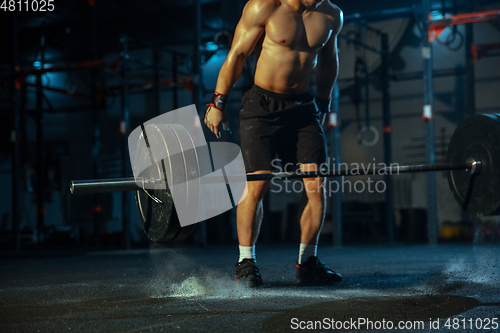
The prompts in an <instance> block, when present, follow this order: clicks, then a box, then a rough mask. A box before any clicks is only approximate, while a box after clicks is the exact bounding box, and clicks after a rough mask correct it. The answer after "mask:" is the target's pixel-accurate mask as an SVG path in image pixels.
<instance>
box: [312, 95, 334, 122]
mask: <svg viewBox="0 0 500 333" xmlns="http://www.w3.org/2000/svg"><path fill="white" fill-rule="evenodd" d="M315 101H316V105H317V106H318V109H319V112H320V114H319V122H320V124H321V125H323V124H324V123H325V120H326V117H327V116H328V114H329V113H330V112H331V104H332V99H331V98H328V99H324V98H319V97H316V99H315Z"/></svg>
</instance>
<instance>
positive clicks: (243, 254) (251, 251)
mask: <svg viewBox="0 0 500 333" xmlns="http://www.w3.org/2000/svg"><path fill="white" fill-rule="evenodd" d="M243 259H255V245H254V246H241V245H240V259H239V260H238V262H241V261H242V260H243Z"/></svg>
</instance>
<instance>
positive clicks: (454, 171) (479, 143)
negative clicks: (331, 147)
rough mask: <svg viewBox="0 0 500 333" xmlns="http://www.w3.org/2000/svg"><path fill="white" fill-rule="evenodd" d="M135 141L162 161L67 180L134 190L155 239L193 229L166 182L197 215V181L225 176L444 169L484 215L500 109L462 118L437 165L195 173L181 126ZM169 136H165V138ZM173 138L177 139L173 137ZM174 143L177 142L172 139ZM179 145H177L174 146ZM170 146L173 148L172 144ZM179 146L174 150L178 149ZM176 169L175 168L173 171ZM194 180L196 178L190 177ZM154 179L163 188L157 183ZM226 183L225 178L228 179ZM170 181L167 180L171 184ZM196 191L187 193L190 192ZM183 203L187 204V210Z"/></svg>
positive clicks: (492, 197)
mask: <svg viewBox="0 0 500 333" xmlns="http://www.w3.org/2000/svg"><path fill="white" fill-rule="evenodd" d="M146 132H147V133H148V135H147V136H146V137H145V139H146V140H144V139H143V140H139V142H138V145H137V153H136V154H135V156H136V161H139V162H141V161H146V160H148V161H151V162H153V161H152V157H151V150H150V146H151V145H155V146H161V147H162V149H163V150H164V152H165V153H164V154H162V158H163V159H162V160H161V161H159V162H157V163H151V167H149V168H146V169H145V170H144V171H143V172H142V173H141V174H140V175H139V176H138V177H133V178H115V179H100V180H79V181H71V183H70V191H71V193H73V194H83V193H102V192H115V191H136V203H137V207H138V210H139V215H140V218H141V223H142V226H143V228H144V231H145V233H146V235H147V236H148V238H149V239H150V240H152V241H155V242H160V241H171V240H183V239H185V238H187V237H188V236H189V235H190V234H191V232H192V231H193V228H194V224H191V225H188V226H184V227H182V226H181V225H180V223H179V218H178V214H177V211H176V209H175V206H174V200H173V199H172V193H171V191H170V188H171V187H172V186H169V184H168V182H166V181H165V180H167V179H169V180H170V181H171V182H174V183H176V184H181V185H182V186H183V187H182V191H185V193H190V195H188V196H185V197H186V198H188V199H189V200H186V202H184V203H182V205H183V211H186V210H187V211H189V212H191V213H192V214H193V216H196V210H197V209H198V208H199V207H200V206H199V205H200V200H201V198H200V184H202V183H204V184H206V183H208V184H216V183H228V181H236V182H237V181H241V180H242V179H243V181H261V180H271V179H274V178H286V179H302V178H313V177H342V176H360V175H396V174H400V173H411V172H430V171H447V177H448V184H449V186H450V189H451V191H452V193H453V195H454V198H455V199H456V201H457V202H458V204H459V205H460V207H462V209H463V210H465V211H466V212H468V213H471V214H476V215H487V214H490V213H492V212H494V211H496V210H497V209H498V208H499V207H500V114H478V115H473V116H471V117H469V118H467V119H466V120H464V121H463V122H462V123H461V124H459V126H458V127H457V129H456V130H455V132H454V133H453V135H452V137H451V140H450V143H449V146H448V152H447V163H446V164H437V165H398V164H396V163H394V164H391V165H390V166H383V167H374V168H367V169H364V168H356V169H339V170H328V169H321V170H318V171H314V172H300V171H295V172H273V173H265V174H250V175H224V176H222V177H221V176H219V177H216V176H212V177H200V176H201V173H200V165H199V160H198V156H199V154H203V153H205V154H206V152H201V151H200V147H195V146H194V144H192V145H188V146H186V144H185V143H186V142H191V143H192V142H193V141H192V140H191V139H190V136H189V133H188V132H187V131H186V130H185V129H184V128H183V127H182V126H181V125H168V124H167V125H148V128H147V130H145V129H144V128H143V132H142V134H141V138H143V136H145V135H146V134H145V133H146ZM169 136H170V137H169ZM172 138H177V141H175V140H174V139H172ZM175 142H176V143H175ZM180 143H183V144H182V145H181V146H182V147H180V148H181V150H180V151H181V153H178V154H173V155H169V154H168V152H169V151H171V149H170V148H171V147H169V145H172V144H177V145H179V144H180ZM177 148H179V147H177ZM174 150H175V149H174ZM177 151H178V150H177ZM173 170H176V171H178V172H173ZM193 179H199V181H195V182H193V181H190V180H193ZM158 183H161V184H164V185H165V186H164V188H158V186H155V185H157V184H158ZM228 184H229V183H228ZM171 185H172V184H171ZM193 193H194V194H195V195H192V194H193ZM186 208H187V209H186Z"/></svg>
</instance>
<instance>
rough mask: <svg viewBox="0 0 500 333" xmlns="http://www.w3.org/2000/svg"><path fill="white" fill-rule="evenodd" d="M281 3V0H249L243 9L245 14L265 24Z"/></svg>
mask: <svg viewBox="0 0 500 333" xmlns="http://www.w3.org/2000/svg"><path fill="white" fill-rule="evenodd" d="M280 5H281V2H280V1H279V0H249V1H248V2H247V4H246V5H245V9H244V10H243V16H244V17H246V18H248V19H250V20H252V21H254V20H256V19H257V21H259V22H261V23H262V24H265V22H267V19H268V18H269V17H270V16H271V15H272V13H273V12H274V11H275V9H276V8H278V7H279V6H280Z"/></svg>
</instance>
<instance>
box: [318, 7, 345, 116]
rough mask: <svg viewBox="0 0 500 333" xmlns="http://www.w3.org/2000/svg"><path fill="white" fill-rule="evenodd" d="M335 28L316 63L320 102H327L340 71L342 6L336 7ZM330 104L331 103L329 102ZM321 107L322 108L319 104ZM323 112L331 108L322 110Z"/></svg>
mask: <svg viewBox="0 0 500 333" xmlns="http://www.w3.org/2000/svg"><path fill="white" fill-rule="evenodd" d="M334 19H335V28H334V29H333V32H332V36H330V39H329V40H328V42H327V43H326V45H325V46H324V47H323V48H322V49H321V50H320V51H319V54H318V63H317V65H316V89H317V97H318V102H319V103H318V104H327V103H326V102H327V101H329V100H330V98H331V96H332V92H333V85H334V84H335V81H336V80H337V76H338V73H339V58H338V52H337V35H338V34H339V32H340V30H341V29H342V25H343V20H344V18H343V14H342V11H341V10H340V8H338V7H335V15H334ZM328 104H329V103H328ZM318 106H319V107H320V109H321V108H322V107H321V106H320V105H318ZM321 111H322V112H323V113H325V112H328V111H329V110H321ZM322 118H323V117H322Z"/></svg>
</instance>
